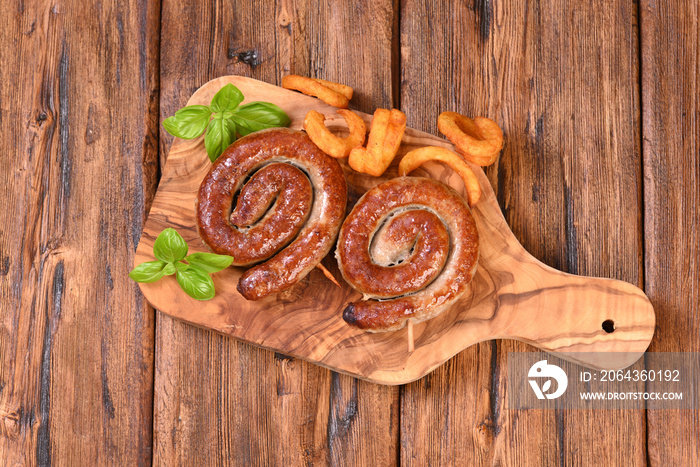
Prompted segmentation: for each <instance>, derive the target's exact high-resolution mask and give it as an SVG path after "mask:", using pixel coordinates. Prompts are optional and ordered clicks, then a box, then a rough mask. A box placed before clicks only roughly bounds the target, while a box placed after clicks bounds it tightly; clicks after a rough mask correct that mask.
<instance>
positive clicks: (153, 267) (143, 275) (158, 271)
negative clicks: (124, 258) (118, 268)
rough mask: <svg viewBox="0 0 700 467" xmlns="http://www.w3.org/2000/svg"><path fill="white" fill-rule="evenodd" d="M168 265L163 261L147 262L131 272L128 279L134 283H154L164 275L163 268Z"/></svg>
mask: <svg viewBox="0 0 700 467" xmlns="http://www.w3.org/2000/svg"><path fill="white" fill-rule="evenodd" d="M168 265H169V263H166V262H165V261H149V262H147V263H141V264H139V265H138V266H136V267H135V268H134V269H132V270H131V272H130V273H129V277H131V278H132V279H133V280H135V281H136V282H155V281H157V280H158V279H160V278H161V277H163V275H164V274H165V268H166V267H167V266H168Z"/></svg>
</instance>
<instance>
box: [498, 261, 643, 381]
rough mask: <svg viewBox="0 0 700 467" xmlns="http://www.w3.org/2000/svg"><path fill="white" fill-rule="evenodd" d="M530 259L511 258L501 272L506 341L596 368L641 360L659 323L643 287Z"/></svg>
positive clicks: (500, 297)
mask: <svg viewBox="0 0 700 467" xmlns="http://www.w3.org/2000/svg"><path fill="white" fill-rule="evenodd" d="M523 251H524V250H523ZM525 253H526V252H525ZM526 256H527V257H526V258H523V255H517V256H511V257H510V258H511V259H512V261H507V264H504V268H502V269H501V270H500V271H499V272H500V275H501V277H500V278H498V280H499V281H500V282H501V285H500V286H499V287H497V290H498V291H497V292H496V294H495V296H496V299H497V300H498V305H497V306H498V312H497V313H496V320H497V321H498V316H501V315H502V316H504V317H507V319H504V320H503V322H498V323H497V327H498V328H499V329H501V330H502V336H501V337H504V338H513V339H516V340H520V341H523V342H527V343H529V344H532V345H534V346H535V347H537V348H539V349H542V350H546V351H549V352H553V353H555V354H558V356H561V357H563V358H565V359H567V360H572V361H575V362H577V363H580V364H582V365H584V366H587V367H593V368H600V369H619V368H623V367H625V366H629V365H631V364H633V363H634V362H635V361H637V360H638V359H639V358H640V357H641V355H642V354H643V353H644V352H645V350H646V349H647V347H648V346H649V343H650V342H651V339H652V336H653V334H654V327H655V322H656V316H655V314H654V309H653V307H652V305H651V302H650V301H649V299H648V298H647V296H646V295H645V294H644V292H643V291H642V290H641V289H639V288H638V287H635V286H634V285H632V284H629V283H627V282H623V281H618V280H613V279H601V278H593V277H582V276H576V275H573V274H567V273H564V272H561V271H557V270H556V269H553V268H551V267H549V266H547V265H545V264H543V263H541V262H539V261H537V260H536V259H535V258H533V257H532V256H530V255H529V254H528V253H526ZM494 324H496V323H494Z"/></svg>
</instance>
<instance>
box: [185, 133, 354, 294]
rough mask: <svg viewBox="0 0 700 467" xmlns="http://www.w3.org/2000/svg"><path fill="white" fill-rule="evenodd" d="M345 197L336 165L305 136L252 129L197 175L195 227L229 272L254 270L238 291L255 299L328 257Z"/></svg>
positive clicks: (287, 284) (289, 282)
mask: <svg viewBox="0 0 700 467" xmlns="http://www.w3.org/2000/svg"><path fill="white" fill-rule="evenodd" d="M346 198H347V187H346V184H345V177H344V176H343V171H342V169H341V167H340V165H339V164H338V162H337V161H336V160H335V159H333V158H331V157H329V156H327V155H326V154H325V153H323V152H322V151H321V150H320V149H319V148H318V147H317V146H316V145H315V144H313V143H312V142H311V140H310V139H309V137H308V136H306V134H305V133H302V132H298V131H293V130H288V129H283V128H274V129H270V130H264V131H259V132H256V133H253V134H250V135H248V136H246V137H244V138H241V139H239V140H238V141H236V142H235V143H234V144H232V145H231V146H229V148H228V149H226V151H224V153H223V154H222V155H221V156H220V157H219V159H217V161H216V162H215V163H214V165H213V166H212V167H211V169H210V171H209V173H208V174H207V175H206V176H205V177H204V180H203V181H202V184H201V185H200V187H199V193H198V196H197V207H196V210H197V229H198V232H199V235H200V237H201V238H202V240H203V241H204V243H206V244H207V246H209V248H210V249H211V250H212V251H213V252H214V253H218V254H226V255H231V256H233V258H234V259H233V265H234V266H251V265H255V266H254V267H252V268H251V269H249V270H248V271H246V272H245V273H244V274H243V276H242V277H241V279H240V280H239V282H238V291H239V292H240V293H241V294H242V295H243V296H244V297H245V298H247V299H248V300H258V299H260V298H263V297H265V296H267V295H270V294H273V293H277V292H280V291H282V290H284V289H286V288H288V287H290V286H292V285H293V284H295V283H296V282H297V281H299V280H300V279H302V278H303V277H304V276H306V275H307V274H308V273H309V272H310V271H311V270H312V269H313V268H314V267H315V266H316V265H317V264H318V263H319V262H320V261H321V260H322V259H323V257H324V256H326V254H328V252H329V251H330V249H331V248H332V246H333V243H334V241H335V238H336V235H337V234H338V230H339V228H340V224H341V222H342V220H343V216H344V214H345V204H346ZM234 204H235V208H233V205H234ZM263 261H264V262H263Z"/></svg>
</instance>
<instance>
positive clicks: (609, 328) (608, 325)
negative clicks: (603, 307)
mask: <svg viewBox="0 0 700 467" xmlns="http://www.w3.org/2000/svg"><path fill="white" fill-rule="evenodd" d="M603 331H605V332H607V333H608V334H610V333H612V332H615V321H613V320H611V319H606V320H605V321H603Z"/></svg>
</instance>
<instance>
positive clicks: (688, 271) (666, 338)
mask: <svg viewBox="0 0 700 467" xmlns="http://www.w3.org/2000/svg"><path fill="white" fill-rule="evenodd" d="M699 17H700V4H698V2H696V1H679V2H673V3H672V4H666V3H664V2H656V1H649V0H644V1H642V2H640V20H641V22H640V24H641V36H640V37H641V49H642V66H641V69H642V109H643V129H642V131H643V136H644V139H643V143H642V148H643V153H644V207H645V210H644V213H645V215H644V224H645V225H644V227H645V229H644V232H645V236H644V239H645V241H644V253H645V285H646V291H647V294H648V295H649V298H650V299H651V300H652V303H654V306H655V307H656V312H657V326H656V338H655V340H654V341H653V343H652V347H651V350H652V351H655V352H698V351H700V331H699V329H700V306H698V305H699V301H698V297H699V296H700V269H699V268H698V259H697V258H698V257H697V252H698V251H700V236H698V232H697V227H698V226H699V225H700V209H699V208H698V206H699V205H700V182H699V181H700V165H699V164H700V143H699V141H700V87H698V73H699V71H698V70H700V26H699V22H698V21H699V20H698V18H699ZM650 390H664V391H668V390H669V389H668V387H665V388H661V387H659V386H656V387H655V386H654V385H650ZM647 419H648V424H647V425H648V431H649V434H648V438H649V447H648V451H649V455H648V459H649V463H650V465H698V462H699V461H698V459H700V444H699V443H698V438H700V421H699V419H698V410H694V411H687V410H679V411H674V410H655V411H649V413H648V414H647Z"/></svg>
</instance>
